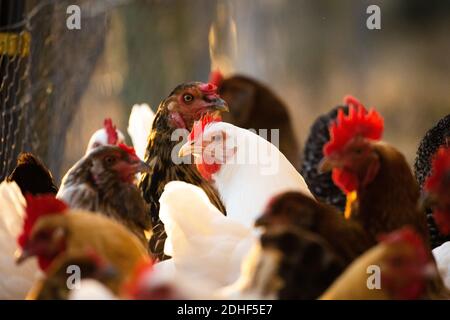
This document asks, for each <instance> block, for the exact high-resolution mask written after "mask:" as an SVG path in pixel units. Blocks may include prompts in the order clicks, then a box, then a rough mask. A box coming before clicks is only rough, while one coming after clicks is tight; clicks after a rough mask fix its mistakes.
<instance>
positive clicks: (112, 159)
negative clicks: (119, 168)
mask: <svg viewBox="0 0 450 320" xmlns="http://www.w3.org/2000/svg"><path fill="white" fill-rule="evenodd" d="M105 162H106V163H107V164H108V165H112V164H114V163H116V158H114V157H106V158H105Z"/></svg>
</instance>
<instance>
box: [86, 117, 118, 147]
mask: <svg viewBox="0 0 450 320" xmlns="http://www.w3.org/2000/svg"><path fill="white" fill-rule="evenodd" d="M124 143H125V136H124V135H123V133H122V132H121V131H120V130H119V129H117V128H116V126H115V125H114V124H113V122H112V120H111V119H110V118H106V119H105V120H104V122H103V128H101V129H98V130H97V131H95V132H94V134H93V135H92V136H91V138H90V139H89V142H88V145H87V148H86V153H85V154H88V153H89V152H90V151H91V150H92V149H95V148H97V147H101V146H107V145H116V146H118V145H119V144H124Z"/></svg>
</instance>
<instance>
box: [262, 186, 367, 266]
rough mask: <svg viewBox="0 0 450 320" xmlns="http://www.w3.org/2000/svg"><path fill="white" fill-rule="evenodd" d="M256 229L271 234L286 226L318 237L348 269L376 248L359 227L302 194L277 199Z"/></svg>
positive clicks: (290, 194)
mask: <svg viewBox="0 0 450 320" xmlns="http://www.w3.org/2000/svg"><path fill="white" fill-rule="evenodd" d="M256 225H257V226H262V227H264V228H265V229H267V230H269V231H270V230H271V229H273V228H279V227H280V226H284V227H295V228H298V229H300V230H307V231H309V232H312V233H314V234H317V235H318V236H320V237H322V238H323V240H324V241H326V242H327V245H328V246H329V247H330V248H331V250H332V251H333V252H334V254H335V255H336V256H337V257H339V258H340V259H341V260H342V262H343V263H344V265H345V266H347V265H348V264H350V263H351V262H353V260H354V259H356V258H357V257H358V256H359V255H361V254H362V253H364V252H365V251H366V250H367V249H369V248H370V247H371V246H373V245H374V244H375V241H372V239H370V238H369V237H368V235H367V232H366V230H364V229H363V228H362V226H361V225H360V224H359V223H357V222H355V221H353V220H348V219H345V218H344V216H343V215H342V214H341V213H340V212H338V211H337V210H336V209H335V208H334V207H332V206H328V205H326V204H322V203H318V202H316V201H315V200H313V199H311V198H310V197H308V196H306V195H304V194H302V193H300V192H292V191H291V192H285V193H282V194H280V195H277V196H276V197H274V198H273V199H272V200H271V201H270V203H269V204H268V206H267V207H266V209H265V211H264V212H263V214H262V215H261V216H260V217H259V218H258V219H257V220H256Z"/></svg>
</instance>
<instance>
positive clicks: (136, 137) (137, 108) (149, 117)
mask: <svg viewBox="0 0 450 320" xmlns="http://www.w3.org/2000/svg"><path fill="white" fill-rule="evenodd" d="M154 119H155V113H154V112H153V111H152V109H151V108H150V106H149V105H148V104H146V103H143V104H135V105H134V106H133V108H132V109H131V113H130V118H129V120H128V129H127V130H128V134H129V135H130V137H131V140H132V141H133V146H134V149H135V150H136V154H137V156H138V157H139V158H140V159H142V160H144V157H145V150H146V148H147V138H148V136H149V133H150V130H151V128H152V125H153V120H154Z"/></svg>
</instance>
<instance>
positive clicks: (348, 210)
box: [344, 191, 358, 219]
mask: <svg viewBox="0 0 450 320" xmlns="http://www.w3.org/2000/svg"><path fill="white" fill-rule="evenodd" d="M357 199H358V194H357V193H356V191H352V192H349V193H347V202H346V203H345V211H344V217H345V218H346V219H349V218H350V216H351V215H352V206H353V203H354V202H355V201H356V200H357Z"/></svg>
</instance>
